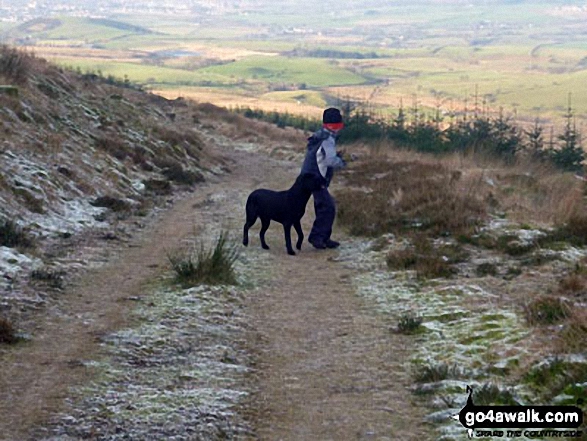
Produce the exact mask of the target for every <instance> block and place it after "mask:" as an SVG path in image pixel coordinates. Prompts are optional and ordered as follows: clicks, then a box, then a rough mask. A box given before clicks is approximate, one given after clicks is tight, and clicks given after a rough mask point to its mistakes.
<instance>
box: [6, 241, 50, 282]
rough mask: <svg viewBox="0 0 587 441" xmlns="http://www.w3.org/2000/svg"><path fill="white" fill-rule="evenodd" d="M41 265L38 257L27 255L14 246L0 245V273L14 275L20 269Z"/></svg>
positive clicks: (34, 267) (31, 268) (30, 268)
mask: <svg viewBox="0 0 587 441" xmlns="http://www.w3.org/2000/svg"><path fill="white" fill-rule="evenodd" d="M41 265H42V262H41V260H40V259H37V258H34V257H32V258H31V257H28V256H26V255H24V254H21V253H19V252H18V251H17V250H16V249H14V248H8V247H0V275H7V276H9V277H14V276H15V275H16V274H18V273H20V272H21V271H22V270H25V269H26V270H29V271H31V270H34V269H36V268H38V267H40V266H41Z"/></svg>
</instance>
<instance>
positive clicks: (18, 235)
mask: <svg viewBox="0 0 587 441" xmlns="http://www.w3.org/2000/svg"><path fill="white" fill-rule="evenodd" d="M0 246H3V247H8V248H16V247H23V248H30V247H32V246H33V241H32V239H31V238H30V237H29V235H28V234H27V233H26V232H25V231H24V230H23V229H22V228H21V227H20V226H18V225H17V224H16V222H13V221H11V220H4V221H0Z"/></svg>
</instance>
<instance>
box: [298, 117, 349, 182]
mask: <svg viewBox="0 0 587 441" xmlns="http://www.w3.org/2000/svg"><path fill="white" fill-rule="evenodd" d="M345 166H346V163H345V161H344V160H343V159H342V158H341V157H340V156H338V155H337V153H336V138H335V136H334V133H333V132H331V131H330V130H328V129H325V128H321V129H320V130H318V131H317V132H316V133H314V134H313V135H312V136H311V137H310V138H308V146H307V150H306V157H305V159H304V163H303V165H302V170H301V173H311V174H314V175H317V176H321V177H322V178H324V181H325V185H326V186H327V187H328V185H330V180H331V179H332V175H333V174H334V171H336V170H340V169H341V168H343V167H345Z"/></svg>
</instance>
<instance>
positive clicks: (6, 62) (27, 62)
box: [0, 45, 32, 84]
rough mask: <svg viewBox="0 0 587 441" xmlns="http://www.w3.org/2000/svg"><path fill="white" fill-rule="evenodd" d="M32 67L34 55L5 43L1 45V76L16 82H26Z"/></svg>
mask: <svg viewBox="0 0 587 441" xmlns="http://www.w3.org/2000/svg"><path fill="white" fill-rule="evenodd" d="M31 69H32V56H30V55H28V54H26V53H25V52H23V51H19V50H17V49H13V48H10V47H8V46H5V45H1V46H0V76H3V77H5V78H6V79H8V80H10V81H12V82H14V83H16V84H25V83H26V82H27V81H28V78H29V75H30V74H31Z"/></svg>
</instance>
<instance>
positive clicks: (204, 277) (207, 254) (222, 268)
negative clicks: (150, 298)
mask: <svg viewBox="0 0 587 441" xmlns="http://www.w3.org/2000/svg"><path fill="white" fill-rule="evenodd" d="M167 257H168V259H169V262H170V263H171V267H172V268H173V271H174V272H175V275H176V281H177V282H178V283H180V284H181V285H182V286H184V287H186V288H187V287H192V286H196V285H199V284H202V283H204V284H210V285H222V284H228V285H234V284H236V282H237V281H236V274H235V272H234V263H235V261H236V259H237V257H238V251H237V248H236V246H235V244H234V243H230V242H229V239H228V234H227V233H226V232H222V233H221V234H220V235H219V236H218V239H217V240H216V244H215V245H214V247H213V248H206V247H204V245H203V244H200V246H199V247H198V248H196V249H193V250H187V251H184V252H176V253H172V254H168V256H167Z"/></svg>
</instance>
